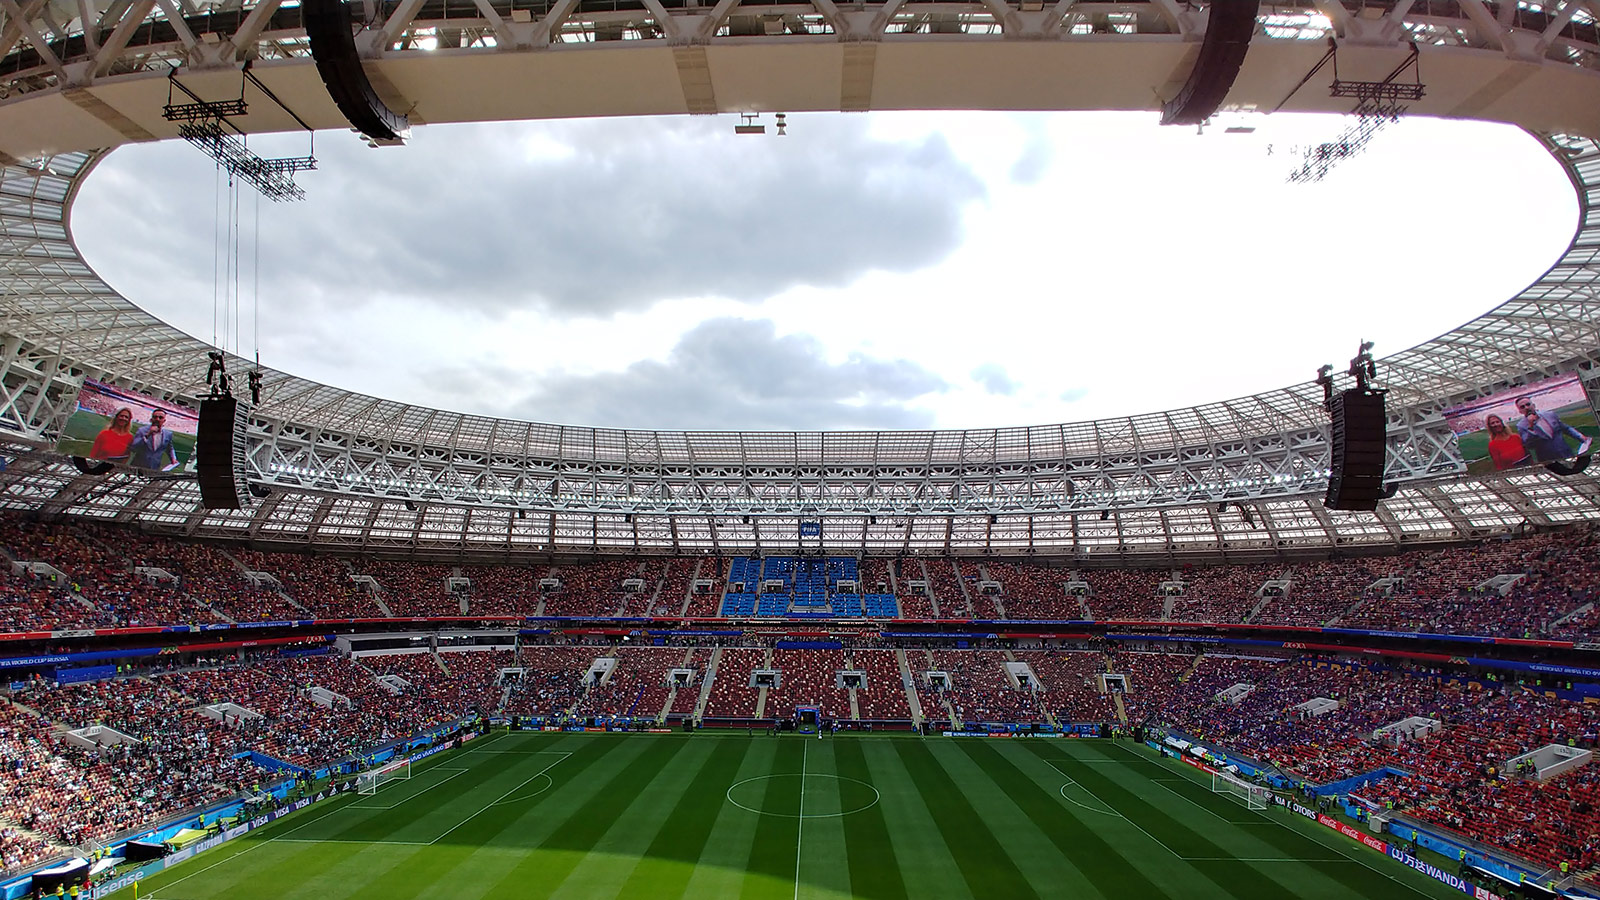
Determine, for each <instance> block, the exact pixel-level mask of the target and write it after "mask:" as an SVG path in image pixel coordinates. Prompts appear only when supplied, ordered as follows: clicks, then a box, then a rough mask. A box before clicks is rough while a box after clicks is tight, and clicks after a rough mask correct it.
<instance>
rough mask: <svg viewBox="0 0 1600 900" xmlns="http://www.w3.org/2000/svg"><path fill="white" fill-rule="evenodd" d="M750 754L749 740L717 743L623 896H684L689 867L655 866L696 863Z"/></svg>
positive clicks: (638, 867)
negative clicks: (659, 862) (662, 862)
mask: <svg viewBox="0 0 1600 900" xmlns="http://www.w3.org/2000/svg"><path fill="white" fill-rule="evenodd" d="M749 749H750V741H748V740H738V739H732V740H718V741H717V745H716V747H715V748H713V749H712V751H711V755H710V756H707V757H706V759H705V761H704V762H703V763H701V765H700V768H699V771H697V772H695V774H694V777H693V778H692V779H690V780H689V781H688V783H687V784H686V785H685V786H684V789H683V794H682V796H680V797H679V798H678V802H677V804H676V805H674V806H673V808H672V812H670V813H668V814H667V819H666V821H665V822H663V823H662V824H661V829H660V830H659V831H657V832H656V835H655V838H654V839H652V840H651V841H650V846H649V848H648V849H646V850H645V854H644V855H645V859H644V860H643V861H642V862H641V863H640V865H639V866H637V867H635V868H634V870H633V873H632V874H631V875H629V876H628V880H627V882H625V883H624V884H623V886H622V890H621V895H622V896H637V895H640V894H643V893H645V892H646V890H647V889H648V891H649V892H650V893H653V894H658V895H660V896H663V897H676V896H678V895H680V894H682V893H683V889H684V888H685V887H687V886H688V884H689V876H690V875H691V874H692V873H693V871H694V870H693V868H692V866H690V865H682V866H652V865H651V862H652V861H656V860H673V861H675V862H680V863H689V864H692V863H695V862H697V861H698V860H699V859H700V854H701V851H703V850H704V849H705V846H706V840H707V839H708V838H709V837H710V836H711V826H712V825H714V824H716V821H717V813H718V812H720V811H721V810H722V807H723V805H724V804H725V803H726V802H727V801H726V798H725V795H726V792H727V790H728V786H729V785H731V784H733V782H734V780H735V779H736V777H737V773H738V771H739V766H740V765H741V764H742V763H743V762H744V757H745V753H746V752H748V751H749Z"/></svg>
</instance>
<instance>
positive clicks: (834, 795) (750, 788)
mask: <svg viewBox="0 0 1600 900" xmlns="http://www.w3.org/2000/svg"><path fill="white" fill-rule="evenodd" d="M878 799H879V794H878V789H877V788H875V787H873V786H872V785H870V784H868V783H866V782H865V781H862V780H860V779H858V778H847V777H845V776H843V775H824V774H821V773H819V772H807V773H805V774H804V775H802V774H800V773H799V772H790V773H786V774H781V775H757V776H756V777H754V778H746V779H745V780H743V781H738V782H734V784H733V785H732V786H730V787H729V788H728V802H729V803H732V804H733V805H734V806H737V807H739V808H740V809H743V810H748V811H749V812H753V813H756V814H757V815H762V816H780V817H782V818H785V819H836V818H838V817H840V816H848V815H852V814H854V813H858V812H863V811H865V810H868V809H871V808H872V807H873V806H876V805H877V803H878Z"/></svg>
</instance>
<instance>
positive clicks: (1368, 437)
mask: <svg viewBox="0 0 1600 900" xmlns="http://www.w3.org/2000/svg"><path fill="white" fill-rule="evenodd" d="M1383 394H1384V392H1383V391H1374V390H1361V389H1360V388H1352V389H1350V390H1347V391H1341V392H1340V393H1338V394H1335V395H1334V398H1333V428H1332V434H1331V439H1332V440H1331V443H1332V454H1331V456H1332V464H1331V465H1330V467H1329V468H1330V469H1331V470H1332V471H1331V472H1330V473H1329V475H1328V496H1327V498H1326V499H1325V500H1324V501H1323V502H1324V504H1325V505H1326V506H1327V507H1328V508H1329V509H1355V510H1374V509H1377V508H1378V501H1379V500H1381V499H1383V465H1384V454H1385V447H1386V444H1387V441H1386V437H1387V430H1388V417H1387V416H1386V415H1385V413H1384V408H1383Z"/></svg>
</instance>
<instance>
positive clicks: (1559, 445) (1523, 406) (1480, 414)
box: [1444, 375, 1600, 475]
mask: <svg viewBox="0 0 1600 900" xmlns="http://www.w3.org/2000/svg"><path fill="white" fill-rule="evenodd" d="M1444 420H1445V423H1446V424H1448V425H1449V426H1450V430H1451V431H1453V432H1455V434H1456V442H1457V443H1458V444H1459V445H1460V447H1461V458H1462V460H1464V461H1465V462H1466V464H1467V471H1468V472H1470V473H1472V474H1474V475H1482V474H1484V473H1487V472H1493V471H1495V470H1497V469H1515V468H1519V467H1522V466H1533V465H1538V464H1540V463H1547V462H1556V461H1559V460H1564V459H1571V458H1572V457H1574V456H1582V455H1583V454H1585V453H1588V452H1589V445H1590V442H1592V441H1593V440H1594V438H1595V437H1597V436H1600V424H1597V423H1596V421H1595V414H1594V407H1593V406H1592V405H1590V403H1589V396H1588V394H1587V393H1585V392H1584V389H1583V383H1582V382H1581V381H1579V380H1578V376H1577V375H1561V376H1558V377H1556V378H1547V379H1545V380H1544V381H1536V382H1534V383H1533V384H1526V385H1523V386H1522V387H1518V388H1512V389H1510V390H1505V391H1501V392H1499V393H1496V394H1491V395H1489V396H1487V397H1483V398H1481V399H1478V400H1473V401H1472V402H1470V403H1463V404H1462V405H1460V406H1456V407H1452V408H1450V409H1447V410H1445V411H1444Z"/></svg>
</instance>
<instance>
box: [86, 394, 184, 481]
mask: <svg viewBox="0 0 1600 900" xmlns="http://www.w3.org/2000/svg"><path fill="white" fill-rule="evenodd" d="M199 429H200V417H199V414H198V413H196V412H195V411H194V410H189V409H184V408H183V407H181V406H174V405H173V404H171V403H167V402H166V401H164V400H157V399H156V398H154V397H150V396H146V395H144V394H141V393H139V392H137V391H130V390H126V389H124V388H119V387H115V386H113V385H109V384H102V383H100V382H98V381H92V380H88V379H85V380H84V382H83V389H82V390H80V391H79V392H78V409H77V410H76V411H75V412H73V414H72V415H71V416H70V417H68V419H67V424H66V426H65V427H63V428H62V429H61V439H60V440H59V441H57V442H56V450H58V451H60V452H61V453H64V454H66V455H67V456H81V457H83V458H85V459H89V460H97V461H101V462H110V463H115V464H117V465H122V466H128V467H130V468H134V469H141V470H144V471H148V472H170V471H173V470H176V469H181V468H183V467H184V466H185V465H187V464H188V462H189V457H190V455H191V454H193V453H194V442H195V433H196V432H197V431H199Z"/></svg>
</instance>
